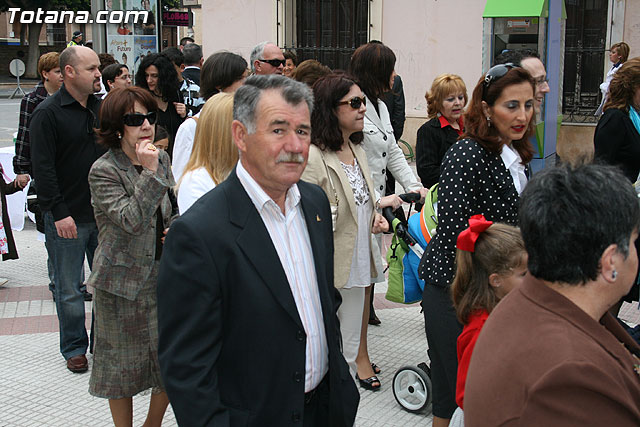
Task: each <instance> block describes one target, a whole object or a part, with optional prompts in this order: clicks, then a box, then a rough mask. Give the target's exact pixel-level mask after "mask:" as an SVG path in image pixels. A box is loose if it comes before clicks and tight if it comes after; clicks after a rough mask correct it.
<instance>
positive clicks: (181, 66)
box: [180, 64, 187, 74]
mask: <svg viewBox="0 0 640 427" xmlns="http://www.w3.org/2000/svg"><path fill="white" fill-rule="evenodd" d="M185 68H187V67H186V66H185V65H184V64H180V74H182V72H183V71H184V69H185Z"/></svg>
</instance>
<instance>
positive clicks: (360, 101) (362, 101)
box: [338, 96, 367, 110]
mask: <svg viewBox="0 0 640 427" xmlns="http://www.w3.org/2000/svg"><path fill="white" fill-rule="evenodd" d="M345 104H349V106H350V107H351V108H353V109H354V110H357V109H359V108H360V106H361V105H367V98H365V97H364V96H363V97H362V98H359V97H357V96H354V97H353V98H351V99H350V100H348V101H342V102H338V105H345Z"/></svg>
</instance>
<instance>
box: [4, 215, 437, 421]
mask: <svg viewBox="0 0 640 427" xmlns="http://www.w3.org/2000/svg"><path fill="white" fill-rule="evenodd" d="M14 236H15V238H16V244H17V246H18V252H19V255H20V259H19V260H17V261H7V262H0V276H1V277H6V278H8V279H9V282H8V283H7V284H6V285H5V286H3V287H0V348H1V349H2V351H1V353H0V354H2V359H1V360H2V361H1V362H0V402H1V403H0V426H1V427H25V426H48V427H54V426H60V427H69V426H91V427H93V426H111V425H113V423H112V421H111V415H110V412H109V407H108V403H107V401H106V400H105V399H100V398H95V397H92V396H91V395H89V393H88V388H89V376H90V373H86V374H73V373H71V372H69V371H68V370H67V369H66V365H65V362H64V360H63V358H62V356H61V355H60V353H59V347H58V345H59V343H58V338H59V336H58V333H57V332H58V320H57V316H56V311H55V304H54V303H53V301H52V300H51V293H50V292H49V290H48V287H47V285H48V277H47V269H46V251H45V249H44V244H43V243H42V242H38V241H37V240H36V231H35V225H34V224H32V223H31V222H29V221H28V220H27V222H26V225H25V229H24V230H23V231H21V232H14ZM87 273H88V270H87ZM385 290H386V286H384V285H378V286H377V287H376V292H378V293H377V294H376V306H377V307H379V308H378V310H377V313H378V317H379V318H380V320H381V321H382V325H381V326H375V327H374V326H372V327H370V333H369V349H370V350H369V351H370V354H371V358H372V360H373V361H375V362H376V363H377V364H378V365H379V366H380V367H381V369H382V373H381V374H380V375H379V377H380V380H381V382H382V390H381V391H379V392H375V393H373V392H370V391H365V390H362V389H361V401H360V408H359V411H358V417H357V422H356V426H362V427H365V426H373V425H375V426H381V427H396V426H397V427H400V426H413V425H416V426H417V425H420V426H430V425H431V417H430V416H425V415H415V414H411V413H409V412H406V411H404V410H403V409H402V408H401V407H400V406H399V405H398V404H397V403H396V401H395V399H394V397H393V393H392V390H391V382H392V379H393V375H394V373H395V371H396V370H397V369H398V368H399V367H401V366H404V365H417V364H418V363H419V362H421V361H425V359H426V349H427V343H426V338H425V335H424V321H423V320H422V314H420V308H419V307H418V306H417V305H413V306H408V307H407V306H402V305H399V304H393V303H389V302H388V301H385V300H384V294H383V293H384V291H385ZM85 308H86V312H87V313H90V311H91V303H85ZM87 326H89V324H88V320H87ZM88 357H89V363H90V364H91V363H92V358H91V356H90V355H88ZM148 401H149V395H146V396H136V397H135V398H134V425H141V424H142V423H143V422H144V418H145V415H146V408H147V407H148ZM163 425H164V426H175V425H177V423H176V421H175V417H174V415H173V412H172V411H171V408H169V410H168V412H167V414H166V416H165V421H164V423H163Z"/></svg>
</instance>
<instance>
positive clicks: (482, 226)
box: [456, 215, 493, 252]
mask: <svg viewBox="0 0 640 427" xmlns="http://www.w3.org/2000/svg"><path fill="white" fill-rule="evenodd" d="M491 224H493V222H492V221H487V220H486V219H485V217H484V215H473V216H472V217H471V218H469V228H467V229H465V230H464V231H462V232H461V233H460V234H459V235H458V243H457V245H456V246H457V248H458V249H460V250H463V251H467V252H474V251H475V248H476V240H478V237H479V236H480V233H482V232H483V231H485V230H486V229H487V228H489V227H490V226H491Z"/></svg>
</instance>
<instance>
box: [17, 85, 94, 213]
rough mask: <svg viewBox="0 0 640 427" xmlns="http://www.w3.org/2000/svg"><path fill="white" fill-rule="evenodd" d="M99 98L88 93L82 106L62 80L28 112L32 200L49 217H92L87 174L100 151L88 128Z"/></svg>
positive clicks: (91, 129) (90, 127)
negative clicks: (35, 195)
mask: <svg viewBox="0 0 640 427" xmlns="http://www.w3.org/2000/svg"><path fill="white" fill-rule="evenodd" d="M100 102H101V100H99V99H98V98H96V97H95V96H93V95H90V96H89V98H88V100H87V108H85V107H83V106H82V105H80V103H79V102H78V101H76V100H75V99H74V98H73V97H72V96H71V94H69V92H67V90H66V88H65V86H64V85H62V87H61V88H60V90H59V91H58V92H56V93H55V94H54V95H53V96H50V97H48V98H47V99H46V100H45V101H43V102H42V103H40V105H38V107H37V108H36V109H35V110H34V112H33V117H32V118H31V126H30V131H29V133H30V137H31V163H32V167H33V177H34V179H35V182H36V188H37V193H38V202H39V204H40V207H41V209H42V211H43V212H51V213H52V214H53V219H54V220H55V221H58V220H61V219H63V218H66V217H68V216H71V217H72V218H73V219H74V220H75V221H76V222H77V223H90V222H95V219H94V217H93V208H92V207H91V193H90V192H89V181H88V179H87V178H88V176H89V170H90V169H91V165H93V162H94V161H96V160H97V159H98V158H99V157H100V156H102V155H103V154H104V153H105V152H106V148H104V147H103V146H100V145H98V144H97V143H96V135H95V132H94V130H93V128H97V127H98V110H99V109H100Z"/></svg>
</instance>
